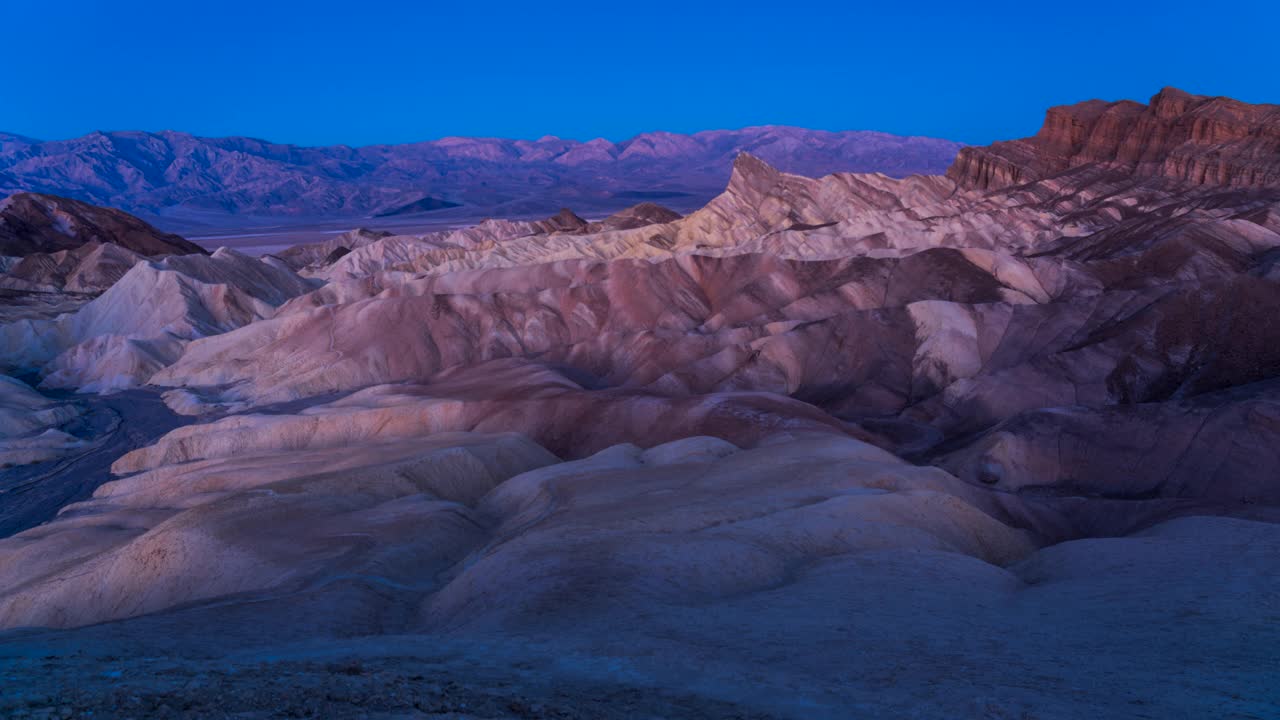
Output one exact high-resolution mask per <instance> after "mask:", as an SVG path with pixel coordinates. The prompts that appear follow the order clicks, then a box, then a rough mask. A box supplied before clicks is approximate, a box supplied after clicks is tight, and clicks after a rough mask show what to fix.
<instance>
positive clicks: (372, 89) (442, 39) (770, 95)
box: [0, 0, 1280, 145]
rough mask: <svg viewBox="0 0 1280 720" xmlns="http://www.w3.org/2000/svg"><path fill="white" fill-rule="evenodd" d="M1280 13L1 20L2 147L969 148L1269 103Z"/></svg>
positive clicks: (252, 11)
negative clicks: (804, 134)
mask: <svg viewBox="0 0 1280 720" xmlns="http://www.w3.org/2000/svg"><path fill="white" fill-rule="evenodd" d="M1277 5H1280V4H1278V3H1274V2H1256V1H1254V0H1244V1H1243V2H1233V3H1218V4H1215V3H1211V2H1208V1H1207V0H1202V1H1201V2H1182V1H1180V0H1175V1H1172V2H1145V1H1144V2H1123V1H1120V0H1112V1H1111V2H1105V3H1104V2H1093V1H1092V0H1075V1H1074V2H1070V3H1051V4H1048V3H1028V2H986V3H970V2H957V1H953V2H933V1H932V0H923V1H918V2H914V3H908V2H877V3H866V4H859V3H852V2H805V1H803V0H792V1H790V2H770V3H760V2H753V1H751V0H745V1H742V2H735V3H724V4H711V3H697V2H692V0H684V1H683V2H667V1H666V0H658V1H655V2H644V3H610V2H543V3H527V2H525V3H517V2H487V3H486V2H468V3H434V2H409V1H389V0H357V1H353V0H344V1H343V2H331V1H330V0H314V1H313V2H309V3H283V2H272V1H271V0H257V1H256V2H246V1H244V0H225V1H222V2H215V1H211V0H188V1H186V2H151V1H136V0H132V1H131V0H112V1H110V2H106V1H100V0H64V1H63V2H59V3H35V2H23V1H21V0H0V27H5V32H4V54H5V55H6V59H5V61H4V65H5V72H4V78H5V79H4V83H3V87H4V91H3V93H2V94H0V130H5V131H9V132H16V133H20V134H24V135H30V136H34V137H39V138H46V139H53V138H64V137H71V136H75V135H80V134H83V133H86V132H90V131H92V130H116V129H145V130H161V129H174V130H184V131H188V132H193V133H196V134H200V135H215V136H216V135H250V136H254V137H262V138H266V139H270V140H276V141H281V142H293V143H300V144H307V145H320V144H337V143H346V144H349V145H367V144H372V143H382V142H410V141H415V140H427V139H432V138H437V137H442V136H446V135H489V136H503V137H525V138H536V137H539V136H541V135H544V134H553V135H559V136H561V137H570V138H577V139H582V140H587V139H590V138H593V137H606V138H609V139H612V140H620V139H623V138H626V137H629V136H631V135H634V134H635V133H638V132H642V131H648V130H669V131H675V132H692V131H696V130H705V129H713V128H732V127H742V126H746V125H760V124H769V123H776V124H789V125H801V126H806V127H814V128H823V129H831V130H846V129H848V130H856V129H867V130H883V131H886V132H893V133H899V134H910V135H932V136H936V137H946V138H951V139H954V140H960V141H963V142H970V143H986V142H990V141H992V140H995V139H1000V138H1010V137H1020V136H1024V135H1027V134H1030V133H1032V132H1034V131H1035V129H1036V128H1037V127H1038V126H1039V124H1040V121H1041V119H1042V118H1043V113H1044V109H1045V108H1046V107H1048V106H1049V105H1054V104H1061V103H1067V102H1074V101H1077V100H1084V99H1088V98H1094V97H1101V98H1106V99H1119V98H1133V99H1138V100H1143V101H1145V100H1146V99H1147V98H1149V97H1150V96H1151V95H1152V94H1154V93H1155V92H1156V91H1157V90H1158V89H1159V88H1160V87H1162V86H1165V85H1173V86H1177V87H1181V88H1183V89H1185V90H1189V91H1191V92H1197V93H1207V94H1215V95H1230V96H1233V97H1238V98H1240V99H1242V100H1248V101H1253V102H1280V54H1278V53H1277V52H1276V47H1277V45H1276V40H1275V37H1276V36H1275V32H1276V28H1277V27H1280V9H1278V8H1277Z"/></svg>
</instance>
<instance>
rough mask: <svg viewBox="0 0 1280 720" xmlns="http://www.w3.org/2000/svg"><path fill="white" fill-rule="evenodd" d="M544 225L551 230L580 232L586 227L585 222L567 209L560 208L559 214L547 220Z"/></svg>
mask: <svg viewBox="0 0 1280 720" xmlns="http://www.w3.org/2000/svg"><path fill="white" fill-rule="evenodd" d="M546 223H547V224H548V225H550V227H551V228H552V229H553V230H581V229H582V228H585V227H586V226H587V221H586V220H583V219H582V218H580V217H578V215H577V213H575V212H574V211H572V210H570V209H569V208H560V212H558V213H556V214H555V215H552V216H551V217H549V218H547V219H546Z"/></svg>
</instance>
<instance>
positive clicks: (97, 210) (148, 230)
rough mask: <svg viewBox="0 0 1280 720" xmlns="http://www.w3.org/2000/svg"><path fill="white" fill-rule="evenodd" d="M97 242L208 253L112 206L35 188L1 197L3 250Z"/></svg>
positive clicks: (156, 251)
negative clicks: (84, 201)
mask: <svg viewBox="0 0 1280 720" xmlns="http://www.w3.org/2000/svg"><path fill="white" fill-rule="evenodd" d="M94 242H96V243H102V244H110V245H119V246H120V247H122V248H124V249H126V250H132V251H133V252H136V253H138V254H139V255H149V256H156V255H189V254H192V253H200V254H206V252H205V250H204V248H202V247H200V246H199V245H196V244H195V243H193V242H189V241H187V240H184V239H183V238H181V237H179V236H177V235H174V234H172V233H166V232H161V231H159V230H157V229H156V228H154V227H152V226H151V225H150V224H148V223H146V222H144V221H142V220H140V219H138V218H136V217H134V216H132V215H130V214H128V213H125V212H121V211H119V210H115V209H112V208H104V207H97V206H94V205H90V204H88V203H83V202H80V201H79V200H71V199H69V198H63V197H57V196H54V195H39V194H36V193H18V194H17V195H13V196H11V197H9V198H7V199H5V200H3V201H0V255H9V256H25V255H30V254H32V253H54V252H58V251H61V250H74V249H76V248H79V247H80V246H82V245H86V244H88V243H94Z"/></svg>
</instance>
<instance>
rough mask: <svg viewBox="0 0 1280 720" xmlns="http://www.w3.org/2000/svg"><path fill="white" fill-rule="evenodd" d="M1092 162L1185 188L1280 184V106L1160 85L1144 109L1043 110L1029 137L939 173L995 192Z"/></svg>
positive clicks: (1095, 105)
mask: <svg viewBox="0 0 1280 720" xmlns="http://www.w3.org/2000/svg"><path fill="white" fill-rule="evenodd" d="M1094 163H1102V164H1106V165H1109V166H1113V167H1116V168H1118V169H1124V170H1127V171H1129V172H1131V173H1133V174H1134V175H1136V176H1139V177H1165V178H1169V179H1172V180H1177V181H1181V182H1186V183H1190V184H1193V185H1223V186H1231V187H1264V186H1280V106H1277V105H1250V104H1248V103H1243V102H1240V101H1238V100H1232V99H1230V98H1224V97H1205V96H1201V95H1191V94H1189V93H1185V92H1183V91H1181V90H1176V89H1174V88H1165V89H1163V90H1161V91H1160V92H1159V93H1158V94H1156V96H1155V97H1153V98H1151V103H1150V104H1149V105H1143V104H1141V103H1136V102H1133V101H1129V100H1121V101H1119V102H1104V101H1101V100H1089V101H1087V102H1082V103H1077V104H1075V105H1064V106H1060V107H1055V108H1050V109H1049V111H1048V112H1047V113H1046V114H1045V121H1044V126H1043V127H1042V128H1040V132H1038V133H1036V134H1035V136H1034V137H1030V138H1024V139H1022V140H1012V141H1009V142H998V143H994V144H992V145H989V146H987V147H970V148H965V149H963V150H961V151H960V154H959V156H958V157H957V158H956V161H955V163H954V164H952V166H951V169H949V170H948V171H947V176H948V177H950V178H951V179H952V180H954V181H956V182H957V183H958V184H960V185H962V186H964V187H969V188H974V189H979V190H995V189H999V188H1003V187H1008V186H1011V185H1019V184H1022V183H1026V182H1031V181H1033V180H1038V179H1041V178H1044V177H1049V176H1051V175H1054V174H1057V173H1060V172H1063V171H1065V170H1069V169H1071V168H1076V167H1080V166H1083V165H1089V164H1094Z"/></svg>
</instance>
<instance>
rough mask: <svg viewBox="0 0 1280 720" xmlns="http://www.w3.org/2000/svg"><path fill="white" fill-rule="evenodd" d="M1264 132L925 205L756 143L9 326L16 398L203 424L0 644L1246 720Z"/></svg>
mask: <svg viewBox="0 0 1280 720" xmlns="http://www.w3.org/2000/svg"><path fill="white" fill-rule="evenodd" d="M1278 123H1280V120H1277V118H1276V117H1275V111H1274V109H1273V108H1271V107H1268V106H1247V105H1243V104H1239V103H1233V102H1229V101H1225V100H1222V99H1205V98H1193V97H1189V96H1183V95H1181V94H1179V93H1176V92H1174V91H1164V92H1162V93H1161V94H1160V95H1159V96H1157V98H1156V101H1154V102H1153V103H1152V104H1151V106H1142V105H1138V104H1136V103H1117V104H1100V103H1086V104H1084V105H1081V106H1076V107H1073V108H1069V109H1065V110H1054V111H1051V113H1050V122H1049V123H1047V125H1046V129H1045V130H1044V131H1042V133H1041V134H1040V135H1038V136H1037V137H1036V138H1033V139H1030V140H1026V141H1015V142H1013V143H1006V144H997V145H996V146H994V147H992V148H986V149H980V150H973V151H965V153H964V154H963V155H962V157H961V158H959V159H958V160H957V162H956V164H955V165H954V166H953V168H952V171H951V173H950V174H949V176H948V177H942V176H927V177H908V178H903V179H894V178H891V177H887V176H885V175H879V174H864V175H858V174H835V175H828V176H825V177H821V178H808V177H802V176H798V175H794V174H789V173H786V172H782V171H780V170H778V169H776V168H775V167H773V166H771V165H770V164H769V163H768V162H766V161H765V160H763V159H761V158H758V157H754V156H752V155H746V154H743V155H740V156H739V157H738V158H737V159H736V160H735V162H734V164H733V168H732V172H731V176H730V179H729V182H728V185H727V187H726V188H725V190H724V192H723V193H721V194H720V195H719V196H717V197H715V198H714V199H712V200H711V201H710V202H709V203H708V204H706V205H705V206H704V207H702V208H701V209H698V210H696V211H694V212H692V213H690V214H688V215H685V216H680V215H679V214H677V213H674V212H670V211H667V210H665V209H664V208H661V207H658V206H654V205H651V204H642V205H639V206H636V207H634V208H632V209H630V210H627V211H624V212H620V213H617V214H616V215H613V216H611V217H608V218H606V219H604V220H600V221H596V222H588V221H585V220H583V219H582V218H581V217H579V216H577V215H575V214H574V213H572V212H569V211H563V212H561V213H559V214H557V215H555V216H552V217H550V218H547V219H545V220H541V221H527V220H526V221H513V220H500V219H499V220H488V221H485V222H483V223H481V224H479V225H476V226H473V227H468V228H460V229H451V230H444V231H440V232H435V233H430V234H426V235H417V236H411V235H386V234H382V233H374V232H368V231H355V232H352V233H350V234H347V235H344V236H339V237H335V238H332V239H331V240H329V241H327V242H325V243H318V244H314V245H308V246H300V247H297V248H294V249H292V250H290V251H288V252H285V253H282V254H281V257H279V258H276V257H266V258H263V259H254V258H248V257H244V256H240V255H237V254H235V253H232V252H229V251H225V250H224V251H219V252H218V253H215V254H214V255H213V256H211V257H199V256H189V257H178V258H168V259H166V260H161V261H156V260H149V261H143V262H141V263H139V264H137V265H135V266H134V267H133V268H132V269H131V270H129V271H128V272H127V273H126V274H124V275H123V276H122V277H121V278H120V279H119V280H118V281H116V282H115V283H114V285H112V286H111V287H110V289H109V290H107V291H106V292H105V293H103V294H102V295H101V296H100V297H98V298H97V299H96V300H94V301H92V302H91V303H88V304H87V305H85V306H84V307H83V308H82V309H80V310H79V311H78V312H76V313H74V314H68V315H65V316H63V317H61V318H58V319H56V320H31V319H27V320H21V321H18V322H12V323H8V324H5V325H0V344H2V345H3V347H6V348H10V350H9V351H8V352H7V354H6V356H5V360H6V363H7V366H8V367H9V368H10V369H11V370H12V371H14V372H19V371H22V372H31V371H34V372H36V373H37V374H38V375H39V376H40V377H41V378H42V380H43V382H44V383H45V384H46V385H48V386H57V387H66V388H77V389H80V390H82V391H94V390H106V389H113V388H118V387H133V386H148V387H149V388H150V389H149V390H148V391H147V392H163V399H164V402H165V403H166V404H167V405H168V407H169V408H171V409H172V410H174V411H175V412H177V413H180V414H182V415H183V416H184V417H187V418H190V419H191V423H190V424H188V425H185V426H183V427H179V428H177V429H173V430H171V431H169V432H167V433H166V434H164V435H163V436H162V437H159V438H158V439H156V440H155V441H154V442H150V441H148V443H147V444H146V446H145V447H137V448H136V449H131V450H129V451H128V452H121V453H119V454H118V455H117V456H116V457H115V458H114V461H113V465H112V469H113V472H114V473H115V474H116V477H117V479H116V480H115V481H114V482H111V483H108V484H106V485H103V486H102V487H100V488H99V489H98V490H97V492H96V493H95V494H94V496H93V497H92V498H90V499H88V500H86V501H84V502H80V503H76V504H73V505H71V506H69V507H67V508H65V509H64V510H63V512H62V513H61V514H60V515H59V517H58V518H57V519H55V520H54V521H52V522H50V523H48V524H46V525H43V526H39V527H35V528H31V529H29V530H26V531H25V532H22V533H19V534H17V535H15V536H13V537H10V538H6V539H3V540H0V588H2V589H3V590H0V627H11V628H12V627H22V626H28V625H40V626H46V627H58V628H76V627H80V626H84V625H88V624H93V623H105V624H101V625H97V626H95V627H92V628H83V627H82V628H80V629H78V630H71V631H68V632H67V633H65V634H60V633H49V632H45V633H43V634H37V635H35V636H33V637H36V638H37V640H33V641H31V642H34V643H36V645H35V646H33V647H35V648H37V649H34V650H30V651H27V650H23V652H26V653H27V654H29V655H30V656H32V657H37V656H39V657H43V656H45V655H52V654H55V653H54V648H55V647H63V646H64V644H65V646H67V647H81V646H83V645H84V643H85V638H92V640H93V642H95V643H101V645H100V646H101V647H108V648H111V652H112V653H115V655H113V657H115V656H116V655H119V654H127V655H129V656H130V657H140V658H147V657H156V656H163V655H165V654H166V653H169V652H172V651H173V650H174V649H175V648H176V649H189V648H191V647H199V648H201V651H202V652H205V653H207V654H208V655H209V656H223V657H228V655H227V654H228V653H231V652H233V651H234V652H236V653H248V654H249V656H252V653H253V652H257V651H260V652H262V653H266V654H267V655H268V656H269V657H271V658H272V660H271V662H273V663H284V662H287V660H282V658H288V657H299V656H306V657H311V656H312V655H311V654H314V653H319V652H334V653H339V652H342V653H352V654H355V655H359V656H362V657H366V658H367V657H371V656H374V655H376V654H377V653H383V652H385V653H398V654H396V655H395V657H396V658H397V660H396V662H406V661H405V660H404V656H412V657H419V656H422V655H425V654H429V653H437V652H438V653H439V654H438V655H431V656H430V657H431V658H432V659H431V661H430V662H433V663H435V665H433V667H434V669H433V670H432V671H431V672H435V673H440V672H448V671H450V669H452V670H457V668H460V667H466V668H471V667H472V666H471V665H468V663H481V664H482V663H491V664H492V665H496V666H500V667H498V669H497V670H493V669H492V668H491V667H490V666H485V667H486V668H487V669H485V670H483V671H482V672H480V673H479V675H478V676H481V677H485V678H490V679H492V680H493V683H490V684H491V685H493V686H495V687H496V686H498V685H497V684H498V683H500V682H507V681H509V680H510V679H511V678H512V677H513V675H512V673H518V672H520V669H521V668H529V667H536V668H541V670H539V672H544V673H545V675H546V677H550V678H552V679H553V681H554V682H555V683H556V684H557V686H566V685H568V686H573V687H578V688H581V687H585V685H583V683H586V682H588V680H590V681H601V679H602V678H604V677H607V678H608V679H609V680H610V682H614V683H621V684H623V685H624V686H626V687H628V688H632V689H633V690H634V689H635V688H639V687H645V688H650V689H652V688H653V687H660V688H664V689H666V690H669V691H673V692H674V691H678V692H680V693H685V694H687V695H689V696H690V697H695V698H698V699H699V701H700V702H712V701H727V700H735V701H743V699H744V698H746V699H747V702H748V704H749V705H750V707H751V708H752V709H753V710H761V709H765V710H767V711H768V712H769V713H775V714H777V715H779V716H784V717H815V716H816V717H845V716H847V715H848V713H849V708H851V707H860V708H869V709H870V710H869V712H871V713H872V714H875V713H877V712H880V711H884V712H887V713H888V714H891V715H904V716H907V715H911V714H913V713H914V714H920V713H921V712H924V713H925V714H927V715H929V716H935V715H936V716H939V717H964V716H971V715H987V716H996V717H1001V716H1004V717H1020V716H1022V717H1025V716H1031V717H1041V716H1045V717H1058V716H1062V717H1080V716H1094V717H1117V718H1119V717H1129V716H1131V715H1132V713H1133V711H1134V708H1135V707H1137V706H1139V705H1141V706H1142V707H1143V708H1144V710H1145V711H1149V713H1150V714H1152V715H1157V716H1178V715H1187V714H1190V715H1192V716H1230V715H1231V714H1233V713H1234V714H1236V715H1239V716H1247V715H1250V714H1252V715H1255V716H1260V715H1265V710H1266V709H1267V708H1269V707H1273V706H1274V698H1273V697H1272V693H1271V691H1270V690H1269V689H1268V688H1269V687H1270V685H1268V684H1267V683H1266V682H1260V681H1259V678H1266V677H1267V673H1268V672H1269V671H1270V668H1271V666H1272V665H1273V664H1274V663H1273V662H1272V660H1273V658H1274V647H1275V643H1276V642H1280V636H1277V630H1276V627H1275V623H1270V622H1267V621H1266V617H1267V615H1266V614H1267V612H1269V610H1268V606H1267V603H1268V602H1269V601H1268V598H1270V597H1273V596H1274V594H1275V592H1276V591H1277V588H1276V578H1277V577H1280V572H1276V570H1277V567H1276V560H1275V558H1276V557H1280V556H1278V555H1277V554H1276V552H1275V551H1276V550H1277V549H1278V548H1280V524H1277V523H1280V482H1278V481H1277V478H1278V477H1280V476H1277V474H1276V469H1277V466H1278V465H1280V456H1277V454H1276V451H1275V448H1277V447H1280V422H1277V418H1280V410H1278V408H1280V406H1278V405H1277V386H1276V383H1277V382H1278V380H1277V378H1280V320H1277V316H1276V313H1275V312H1274V311H1273V309H1274V308H1275V307H1277V306H1278V305H1280V269H1278V268H1277V263H1278V262H1280V187H1277V186H1276V184H1275V183H1274V182H1273V181H1272V179H1271V178H1272V175H1271V173H1272V170H1270V169H1269V168H1273V167H1274V165H1275V163H1276V161H1277V160H1276V156H1277V151H1276V149H1275V148H1274V147H1273V146H1272V145H1270V144H1268V143H1271V142H1272V141H1273V139H1274V138H1275V137H1276V128H1277V125H1278ZM659 140H661V142H660V141H659ZM547 142H550V141H547ZM452 146H456V151H457V152H460V153H461V152H466V153H473V154H477V155H481V156H488V155H490V154H491V153H492V152H494V148H493V147H492V146H488V145H485V144H483V143H480V144H468V143H466V142H457V143H453V144H452ZM681 147H684V145H683V144H682V141H681V140H680V139H679V138H674V137H673V138H658V139H654V140H653V141H652V142H649V143H644V144H639V145H637V146H636V149H635V150H634V153H632V154H633V155H636V156H638V155H639V154H645V153H648V154H659V155H660V154H662V153H666V152H674V151H673V150H671V149H670V148H681ZM606 150H607V149H606V148H602V147H600V146H593V147H591V148H586V147H583V148H577V149H570V150H568V151H566V152H576V153H581V154H583V157H584V159H583V161H584V162H585V161H586V160H585V158H586V157H589V156H590V154H591V153H595V152H605V151H606ZM59 262H61V261H59ZM68 262H69V261H68ZM53 266H56V267H63V266H62V265H58V264H57V263H53V265H51V267H53ZM71 276H72V275H68V277H71ZM139 308H141V311H140V310H139ZM15 387H16V386H15ZM13 392H15V393H17V391H16V390H15V391H13ZM31 392H32V391H31V390H30V389H29V388H25V389H24V390H23V392H22V393H18V395H21V397H20V398H19V400H18V401H14V402H15V403H26V405H22V407H27V406H28V405H30V406H31V407H35V406H36V405H34V404H33V403H38V401H39V399H38V398H32V396H31V395H30V393H31ZM15 406H17V405H15ZM40 407H41V408H45V406H44V405H41V406H40ZM48 407H49V408H56V407H57V405H56V404H53V405H49V406H48ZM45 409H47V408H45ZM54 419H55V420H56V419H57V418H54ZM41 427H43V426H41ZM166 429H167V428H166ZM39 431H40V427H27V426H25V425H24V426H22V427H21V428H18V430H17V431H15V432H16V433H18V434H20V435H22V436H23V437H30V436H31V435H32V433H36V432H39ZM1046 618H1049V619H1050V620H1046ZM264 622H270V623H271V626H272V628H273V633H272V634H271V636H270V637H264V634H263V633H262V632H261V631H260V628H261V627H262V624H263V623H264ZM353 636H358V637H355V638H353ZM400 636H408V637H409V638H410V639H409V640H406V641H405V642H404V644H402V645H397V644H396V642H397V641H396V638H397V637H400ZM22 637H28V636H25V635H24V636H22ZM174 638H177V639H174ZM359 638H372V639H371V640H368V641H367V642H366V641H364V640H361V639H359ZM423 638H426V639H427V640H426V641H424V640H423ZM5 642H6V641H5V640H4V639H3V638H0V647H3V646H4V643H5ZM13 642H19V641H13ZM23 642H25V641H23ZM40 643H47V646H46V645H40ZM289 643H297V644H296V645H289ZM393 646H394V649H388V648H392V647H393ZM246 648H251V649H249V650H246ZM252 648H257V649H258V650H256V651H255V650H253V649H252ZM379 648H380V649H379ZM104 652H106V651H105V650H104ZM15 654H21V653H19V652H17V650H16V649H15ZM201 657H202V658H203V657H205V656H204V655H202V656H201ZM237 657H245V655H243V654H242V655H238V656H237ZM442 657H446V658H447V659H441V658H442ZM424 662H426V660H425V659H424ZM458 663H461V665H460V664H458ZM540 663H541V664H540ZM992 663H996V664H998V666H999V667H1001V668H1002V671H1004V672H1002V673H998V674H996V675H999V677H1000V678H1004V677H1012V678H1015V680H1013V681H1009V682H1007V683H1005V682H1003V681H999V680H992V679H991V677H990V676H991V675H992V673H989V672H987V668H989V667H990V666H991V665H992ZM1098 663H1102V664H1103V666H1105V667H1103V670H1102V673H1103V676H1104V677H1101V678H1099V677H1094V676H1088V677H1086V676H1085V675H1083V674H1082V673H1083V672H1084V671H1083V670H1082V668H1095V667H1098ZM33 667H34V666H33ZM130 667H134V668H135V669H136V670H137V671H138V672H143V671H144V669H145V668H150V667H151V666H150V665H147V664H145V662H143V661H138V664H137V665H130ZM513 668H514V669H513ZM971 668H981V670H980V671H973V670H971ZM1188 668H1194V673H1195V676H1194V678H1191V677H1190V676H1188V675H1187V673H1189V672H1192V670H1188ZM457 671H458V672H461V670H457ZM41 672H44V669H43V666H42V667H41ZM389 672H390V671H389ZM491 672H492V673H493V674H490V673H491ZM378 677H379V678H380V679H379V682H382V681H383V680H385V679H386V677H385V676H381V675H380V676H378ZM864 677H865V678H871V679H869V680H866V681H862V680H858V679H857V678H864ZM1028 677H1034V678H1036V681H1035V682H1034V683H1027V682H1025V678H1028ZM503 678H505V680H504V679H503ZM851 678H852V679H851ZM544 679H545V678H544ZM527 680H528V678H527V677H521V678H520V682H525V681H527ZM975 682H979V683H985V685H983V687H994V688H995V689H994V690H991V692H990V693H989V696H990V697H995V698H998V699H997V700H990V699H983V698H981V697H980V698H973V697H972V687H973V685H974V683H975ZM1085 683H1088V686H1089V687H1090V689H1091V691H1090V693H1073V692H1065V691H1064V688H1077V687H1082V686H1084V684H1085ZM185 687H187V686H184V688H185ZM191 687H197V686H191ZM894 688H897V691H898V693H899V695H900V697H898V696H897V695H894V692H893V689H894ZM929 688H933V690H929ZM1260 688H1261V689H1260ZM103 692H106V691H103ZM175 692H177V693H178V694H179V695H183V694H184V693H186V695H184V697H191V693H194V692H195V691H191V690H188V689H182V690H179V691H175ZM584 692H585V691H584ZM966 693H967V694H966ZM1086 696H1087V697H1086ZM379 697H380V698H381V699H379V700H378V701H377V702H379V703H384V704H385V705H386V708H387V712H388V713H391V712H399V711H401V710H404V711H406V712H408V709H407V708H406V707H401V706H399V705H395V702H397V701H395V700H394V699H391V698H390V695H389V694H387V693H382V694H381V695H379ZM984 697H986V696H984ZM0 702H2V701H0ZM4 707H5V706H3V705H0V708H4ZM1046 708H1053V709H1054V710H1053V711H1052V712H1048V711H1046ZM1062 708H1067V709H1066V710H1061V709H1062ZM1059 710H1061V712H1059ZM652 714H657V715H664V713H663V712H658V711H655V712H654V713H652ZM722 714H726V713H722Z"/></svg>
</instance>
